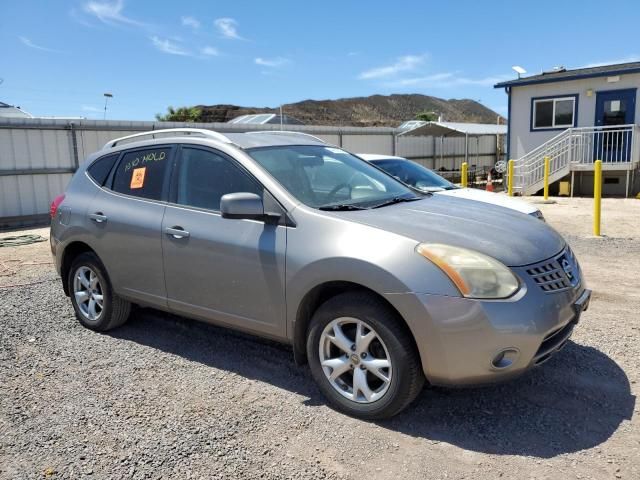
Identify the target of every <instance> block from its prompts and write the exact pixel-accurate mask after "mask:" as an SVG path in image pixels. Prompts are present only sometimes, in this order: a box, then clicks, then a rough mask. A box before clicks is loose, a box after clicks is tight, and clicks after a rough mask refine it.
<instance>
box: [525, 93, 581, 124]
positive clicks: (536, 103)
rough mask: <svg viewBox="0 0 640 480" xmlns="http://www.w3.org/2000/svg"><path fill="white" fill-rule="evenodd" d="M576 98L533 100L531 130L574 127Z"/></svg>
mask: <svg viewBox="0 0 640 480" xmlns="http://www.w3.org/2000/svg"><path fill="white" fill-rule="evenodd" d="M575 111H576V97H559V98H545V99H540V100H535V99H534V100H533V128H534V129H543V128H568V127H573V126H574V125H575Z"/></svg>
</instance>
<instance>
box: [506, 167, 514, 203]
mask: <svg viewBox="0 0 640 480" xmlns="http://www.w3.org/2000/svg"><path fill="white" fill-rule="evenodd" d="M514 163H515V162H514V161H513V160H509V174H508V177H507V182H508V183H509V186H508V190H507V191H508V193H509V196H510V197H513V167H514Z"/></svg>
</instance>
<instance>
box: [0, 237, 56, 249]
mask: <svg viewBox="0 0 640 480" xmlns="http://www.w3.org/2000/svg"><path fill="white" fill-rule="evenodd" d="M46 241H47V239H46V238H44V237H42V236H40V235H32V234H30V235H16V236H15V237H2V238H0V248H2V247H20V246H22V245H31V244H32V243H38V242H46Z"/></svg>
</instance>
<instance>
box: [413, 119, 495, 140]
mask: <svg viewBox="0 0 640 480" xmlns="http://www.w3.org/2000/svg"><path fill="white" fill-rule="evenodd" d="M506 133H507V126H506V125H495V124H493V123H459V122H424V124H423V125H420V126H418V127H416V128H413V129H411V130H407V131H404V132H402V133H400V135H420V136H432V135H433V136H434V137H464V136H465V135H474V136H481V135H506Z"/></svg>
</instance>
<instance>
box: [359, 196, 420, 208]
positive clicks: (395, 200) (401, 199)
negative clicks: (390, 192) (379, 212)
mask: <svg viewBox="0 0 640 480" xmlns="http://www.w3.org/2000/svg"><path fill="white" fill-rule="evenodd" d="M423 198H424V197H409V198H406V197H393V198H390V199H389V200H387V201H384V202H382V203H379V204H378V205H374V206H373V207H371V208H380V207H386V206H387V205H394V204H396V203H402V202H415V201H416V200H422V199H423Z"/></svg>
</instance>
